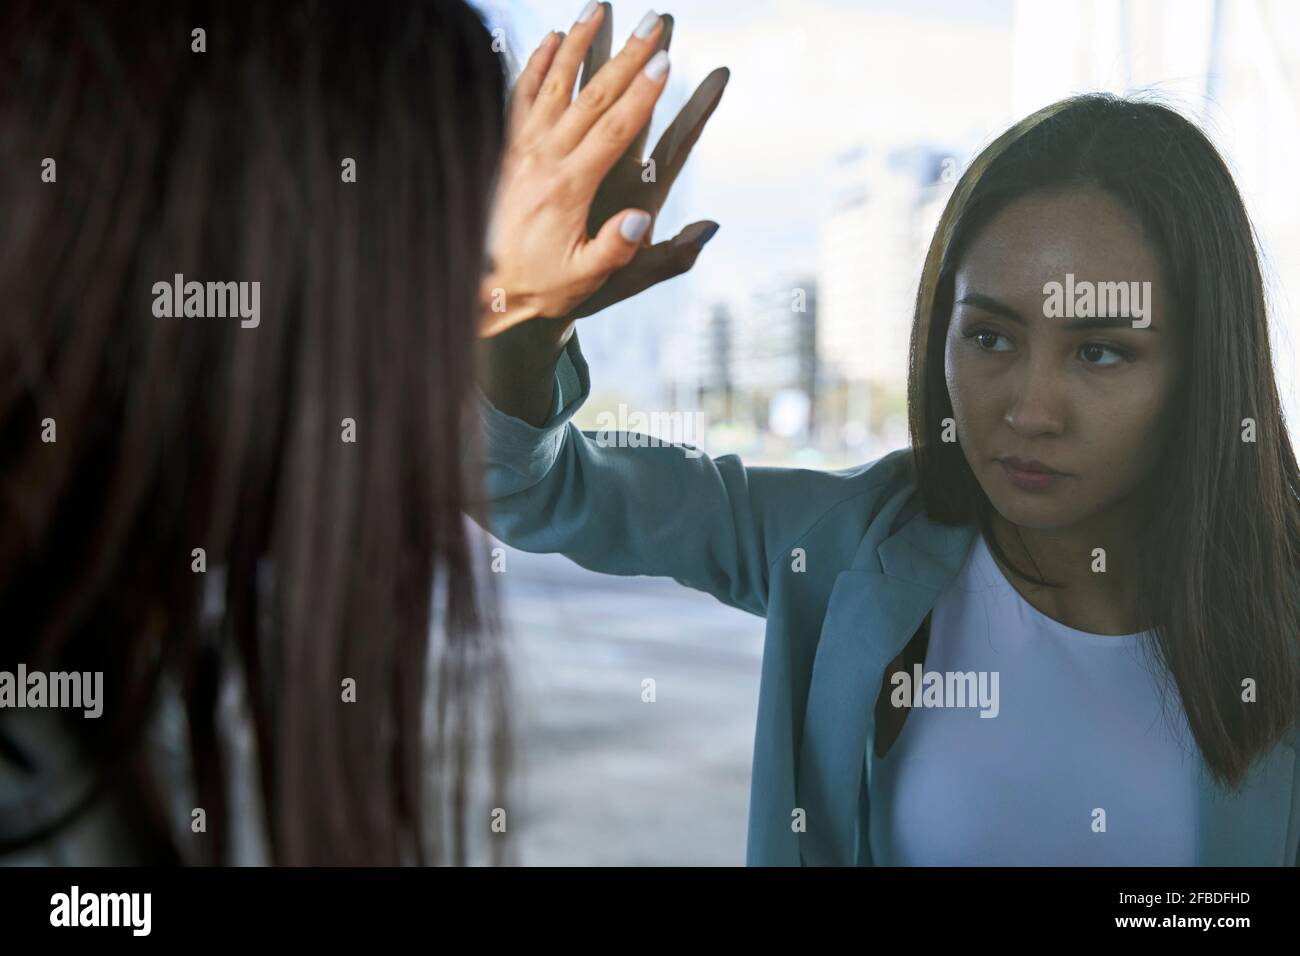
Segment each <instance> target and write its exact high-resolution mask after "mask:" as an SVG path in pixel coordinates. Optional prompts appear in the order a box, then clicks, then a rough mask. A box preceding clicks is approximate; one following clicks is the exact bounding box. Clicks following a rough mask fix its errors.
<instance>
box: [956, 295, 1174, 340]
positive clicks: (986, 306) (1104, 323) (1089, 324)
mask: <svg viewBox="0 0 1300 956" xmlns="http://www.w3.org/2000/svg"><path fill="white" fill-rule="evenodd" d="M957 304H958V305H969V306H972V307H974V308H976V309H981V310H983V311H985V312H989V313H992V314H993V315H1000V316H1002V317H1003V318H1006V319H1010V320H1011V321H1012V322H1019V323H1020V324H1021V325H1027V324H1028V323H1027V322H1026V321H1025V317H1024V316H1023V315H1021V314H1020V313H1019V312H1017V311H1016V310H1015V309H1013V308H1011V306H1009V305H1007V304H1006V303H1005V302H999V301H998V300H997V299H995V298H993V297H992V296H990V295H985V294H984V293H983V292H968V293H967V294H966V295H964V296H962V297H961V298H960V299H958V300H957ZM1062 327H1063V328H1064V329H1065V330H1066V331H1067V332H1080V331H1087V330H1088V329H1132V328H1134V325H1133V320H1132V319H1131V318H1124V317H1113V316H1098V317H1093V318H1083V319H1069V320H1068V321H1065V322H1063V323H1062ZM1137 331H1139V332H1156V331H1158V330H1157V329H1156V328H1155V326H1153V325H1147V326H1138V327H1137Z"/></svg>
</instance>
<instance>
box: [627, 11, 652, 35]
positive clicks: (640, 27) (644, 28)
mask: <svg viewBox="0 0 1300 956" xmlns="http://www.w3.org/2000/svg"><path fill="white" fill-rule="evenodd" d="M658 25H659V14H657V13H655V12H654V11H653V10H651V11H650V12H649V13H647V14H646V15H645V16H643V17H642V18H641V22H640V23H638V24H637V25H636V29H635V30H633V31H632V35H633V36H634V37H636V38H637V39H638V40H644V39H645V38H646V37H648V36H649V35H650V34H652V33H654V32H655V27H656V26H658Z"/></svg>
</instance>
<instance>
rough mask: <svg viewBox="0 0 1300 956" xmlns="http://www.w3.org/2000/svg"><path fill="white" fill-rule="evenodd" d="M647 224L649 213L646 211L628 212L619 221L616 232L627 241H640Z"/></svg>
mask: <svg viewBox="0 0 1300 956" xmlns="http://www.w3.org/2000/svg"><path fill="white" fill-rule="evenodd" d="M649 225H650V214H649V213H648V212H630V213H628V214H627V215H626V216H624V217H623V221H622V222H621V223H619V226H618V233H619V235H620V236H622V237H623V238H624V239H626V240H627V241H628V242H640V241H641V237H642V236H644V235H645V231H646V229H647V228H648V227H649Z"/></svg>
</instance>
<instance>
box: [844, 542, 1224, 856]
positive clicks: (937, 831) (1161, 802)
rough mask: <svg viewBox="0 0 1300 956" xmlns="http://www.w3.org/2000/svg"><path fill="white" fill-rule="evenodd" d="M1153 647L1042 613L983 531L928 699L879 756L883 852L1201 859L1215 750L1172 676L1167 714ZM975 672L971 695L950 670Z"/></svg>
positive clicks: (937, 625)
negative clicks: (1205, 778)
mask: <svg viewBox="0 0 1300 956" xmlns="http://www.w3.org/2000/svg"><path fill="white" fill-rule="evenodd" d="M1142 645H1143V635H1142V634H1126V635H1120V636H1108V635H1103V634H1089V633H1086V632H1084V631H1077V630H1075V629H1074V628H1071V627H1066V626H1065V625H1064V624H1061V623H1059V622H1057V621H1054V620H1053V619H1052V618H1050V617H1048V616H1047V615H1046V614H1044V613H1042V612H1041V611H1039V610H1037V609H1036V608H1034V607H1033V605H1031V604H1030V603H1029V602H1028V601H1026V600H1025V599H1024V598H1023V597H1021V596H1020V594H1019V593H1018V592H1017V591H1016V590H1015V588H1013V587H1012V586H1011V584H1010V582H1009V581H1008V580H1007V578H1006V576H1005V575H1004V574H1003V572H1002V569H1001V568H1000V567H999V566H998V564H997V563H996V561H994V559H993V555H992V554H990V552H989V549H988V545H987V543H986V542H985V541H984V538H983V536H982V535H976V540H975V543H974V546H973V547H972V548H971V553H970V555H968V557H967V559H966V562H965V564H964V565H963V567H962V569H961V571H960V573H959V574H958V575H957V577H956V578H955V579H954V581H953V583H952V584H951V585H950V586H949V587H948V588H947V589H946V590H945V591H944V593H943V594H941V595H940V598H939V601H938V602H937V603H936V605H935V607H934V610H933V612H932V617H931V626H930V643H929V650H928V651H927V653H926V658H925V664H924V672H923V675H922V679H921V682H920V683H921V685H922V688H925V687H926V686H927V685H930V686H931V691H930V694H929V697H925V696H922V697H921V701H922V703H923V706H920V707H916V706H914V707H913V708H912V710H911V711H910V713H909V714H908V717H907V720H906V722H905V723H904V725H903V729H902V731H901V732H900V733H899V736H898V739H897V740H895V741H894V744H893V746H892V747H891V748H890V750H889V752H888V753H887V754H886V755H885V757H884V759H876V757H875V754H874V753H871V754H869V755H868V765H869V766H870V768H871V770H870V773H869V783H868V787H869V791H868V797H869V801H870V809H869V821H868V825H869V827H870V833H869V843H870V848H871V855H872V861H873V862H874V863H875V864H876V865H885V866H888V865H896V866H964V865H981V866H1035V865H1036V866H1053V865H1065V866H1092V865H1102V866H1191V865H1194V864H1195V862H1196V854H1197V849H1198V847H1197V827H1196V814H1197V802H1196V801H1197V793H1198V775H1199V773H1200V772H1201V768H1202V767H1203V761H1202V759H1201V757H1200V754H1199V752H1198V751H1196V749H1195V747H1194V746H1193V743H1194V742H1193V740H1192V737H1191V734H1190V732H1189V730H1188V728H1187V723H1186V717H1185V715H1184V713H1183V710H1182V707H1181V705H1180V703H1179V702H1178V695H1177V690H1176V688H1174V687H1173V685H1172V683H1171V684H1170V686H1169V691H1168V696H1169V698H1170V699H1169V702H1168V713H1169V715H1170V717H1169V718H1165V717H1164V716H1163V715H1162V713H1161V696H1160V690H1159V686H1158V683H1157V681H1156V680H1155V678H1154V677H1153V676H1152V675H1153V668H1152V667H1151V666H1150V665H1147V664H1144V663H1143V661H1144V659H1145V658H1144V656H1143V655H1144V651H1143V646H1142ZM931 672H938V673H939V674H941V675H943V678H942V681H940V680H939V679H937V678H929V677H926V676H925V675H928V674H930V673H931ZM967 672H974V675H973V677H971V678H969V679H968V682H967V683H966V685H965V686H966V687H969V688H971V689H972V690H974V691H975V693H968V694H966V695H965V700H964V701H963V698H962V695H959V694H958V693H957V690H958V689H959V682H958V681H957V680H956V679H955V678H953V677H950V676H949V675H957V674H966V673H967ZM995 674H996V677H995ZM911 676H912V675H910V674H909V678H910V677H911ZM889 686H890V687H891V689H895V692H896V693H897V694H905V692H907V691H908V690H909V688H908V687H907V686H906V685H903V686H900V687H898V688H895V687H894V685H892V684H891V685H889ZM940 686H943V687H944V689H945V690H947V691H949V693H947V694H945V693H942V692H941V691H940V689H939V688H940ZM981 690H982V691H983V694H982V695H981V694H980V693H979V691H981ZM905 696H906V699H908V700H911V701H913V702H915V699H916V698H915V697H913V696H911V694H910V693H908V694H905ZM895 699H899V698H895ZM945 701H946V703H947V706H930V703H931V702H934V703H938V702H945ZM963 702H964V703H965V704H966V706H954V705H959V704H962V703H963ZM981 705H983V706H981ZM982 711H983V712H984V713H987V714H989V716H987V717H982V716H981V712H982ZM1171 723H1172V726H1173V729H1172V730H1171V729H1170V725H1171Z"/></svg>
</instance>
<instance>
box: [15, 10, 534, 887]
mask: <svg viewBox="0 0 1300 956" xmlns="http://www.w3.org/2000/svg"><path fill="white" fill-rule="evenodd" d="M198 28H201V29H202V30H204V31H205V36H204V37H203V40H204V42H205V45H206V50H205V51H204V52H197V51H196V49H195V48H196V46H197V45H198V38H197V36H196V35H195V34H194V33H193V32H192V31H194V30H195V29H198ZM505 82H506V78H505V75H504V67H503V65H502V62H501V59H500V57H499V56H498V55H497V54H496V53H495V52H494V51H493V40H492V37H491V36H490V35H489V34H488V31H487V30H486V29H485V27H484V24H483V22H482V21H481V19H479V17H478V15H477V14H476V13H475V12H474V11H473V10H471V9H470V8H469V7H468V6H467V5H466V4H465V3H463V2H461V0H436V2H428V0H365V2H349V3H342V2H339V3H330V2H309V0H276V2H273V3H265V4H261V3H259V4H249V5H246V6H245V5H239V4H226V3H217V2H198V0H195V2H189V0H131V2H126V0H123V2H106V3H100V2H95V3H89V2H80V3H78V2H59V0H39V2H16V3H14V2H10V3H6V4H4V5H3V12H2V13H0V149H3V152H4V157H3V163H2V164H0V165H2V167H3V170H4V174H3V177H0V209H3V210H4V213H3V217H0V243H2V248H3V255H2V256H0V301H3V302H4V310H5V319H4V320H3V326H4V334H3V341H2V342H0V474H3V486H2V487H3V492H2V493H0V528H3V529H4V530H3V538H0V620H2V621H4V622H5V623H4V631H5V636H4V641H3V646H2V647H0V656H2V658H3V660H4V661H5V662H7V663H13V662H18V661H24V662H26V663H27V666H28V667H29V668H31V667H35V666H38V665H40V664H43V665H44V666H46V667H48V668H50V669H59V670H81V671H85V670H101V671H103V672H104V695H105V698H106V702H105V710H104V714H103V717H102V718H101V719H100V720H86V719H83V718H81V717H80V715H79V714H77V715H76V716H75V718H73V719H70V720H68V721H67V729H68V730H69V731H71V732H73V733H74V734H75V735H76V736H77V738H78V739H79V741H80V749H81V752H82V754H83V756H84V759H85V761H86V762H87V763H88V764H89V765H91V767H92V768H93V771H94V772H93V773H92V774H91V775H90V778H91V781H92V782H91V784H90V785H89V787H88V788H86V789H85V790H84V792H81V793H79V794H78V795H77V796H76V797H75V798H74V799H71V800H69V801H67V802H65V803H64V804H61V805H59V806H57V807H54V808H52V810H51V814H50V817H49V818H48V819H46V820H43V821H37V822H33V821H30V820H28V821H25V822H26V823H27V824H28V826H27V828H26V830H25V832H21V833H17V834H16V833H15V832H13V831H12V830H8V829H6V832H5V833H4V834H3V842H0V850H2V849H7V850H13V849H16V848H19V847H23V846H29V845H31V844H32V843H33V842H34V841H37V840H41V839H43V838H45V837H47V836H49V835H50V834H51V833H54V832H57V831H59V830H60V828H62V827H64V826H66V825H67V824H68V823H69V822H70V821H71V820H73V819H75V818H76V817H77V815H78V814H79V813H80V812H82V810H84V808H85V807H86V806H88V805H90V804H91V803H92V802H94V801H95V800H96V799H97V798H98V797H100V796H102V795H104V794H106V793H113V794H116V795H117V796H118V797H120V798H121V799H122V800H123V801H124V802H125V803H126V804H127V805H129V806H131V807H133V808H134V818H133V820H132V822H133V824H135V825H136V829H137V831H138V832H139V835H140V836H139V838H140V841H141V846H142V848H143V849H142V852H143V855H144V856H145V857H146V858H147V859H150V860H156V861H174V860H179V861H189V860H196V861H211V862H218V863H220V862H223V861H225V860H228V859H229V856H228V843H229V825H230V821H231V814H232V808H231V807H230V806H229V804H228V797H227V792H228V789H229V780H228V777H229V775H230V768H229V765H228V764H229V761H228V760H227V759H226V758H227V752H228V747H227V742H226V741H224V740H223V734H222V733H221V732H220V730H221V728H220V721H219V720H218V717H219V714H218V709H219V704H220V702H221V699H222V695H223V684H225V683H226V682H227V676H225V675H226V672H225V670H224V669H223V667H222V664H223V661H226V660H232V661H237V663H238V670H237V672H238V674H239V676H240V677H241V678H242V683H243V685H244V688H245V691H246V694H247V698H248V701H249V709H250V711H251V716H252V723H253V726H254V728H255V735H254V736H255V743H256V755H257V771H258V775H259V778H260V792H261V797H262V804H263V807H264V809H265V833H266V837H267V838H268V841H269V849H270V853H271V858H272V860H273V861H275V862H279V863H290V864H303V863H311V864H314V863H327V864H332V863H344V864H388V863H403V862H435V863H438V862H446V863H463V862H465V861H466V856H467V847H466V840H467V832H468V833H469V835H470V837H472V836H473V834H474V833H478V832H481V833H483V834H487V833H488V830H489V826H490V819H489V816H490V815H489V813H488V812H487V811H486V810H484V811H483V812H482V813H481V814H476V818H475V822H474V824H473V827H472V829H471V828H470V826H469V822H468V820H467V809H466V805H467V800H468V793H469V792H470V791H471V790H472V787H471V786H470V781H471V780H472V779H474V777H473V774H472V770H473V767H474V761H473V760H472V756H473V753H474V751H475V747H476V745H477V744H478V743H483V742H484V739H482V738H479V737H478V736H476V732H475V727H476V726H477V725H478V724H479V723H480V722H481V720H480V718H481V717H482V715H483V713H486V715H487V718H488V723H489V729H488V732H487V734H486V738H485V740H486V743H487V745H488V746H489V753H490V756H489V759H488V763H489V766H490V770H491V773H490V779H489V784H488V785H489V787H490V791H489V796H490V802H489V804H488V805H489V806H492V805H493V804H494V803H495V804H497V805H504V796H503V795H502V793H501V791H502V789H503V787H504V786H505V782H506V780H507V775H508V774H507V772H508V766H509V755H510V733H509V722H508V720H507V714H506V712H505V708H504V700H505V695H506V688H505V684H504V681H505V678H506V673H505V670H504V661H503V659H502V656H501V653H500V649H499V646H498V644H499V641H498V639H497V634H498V631H497V630H496V629H495V628H493V627H491V626H487V625H489V624H490V622H489V621H485V614H484V613H483V612H484V609H485V608H490V605H491V602H490V595H486V596H485V595H484V594H483V593H482V591H481V588H479V589H478V590H477V591H476V586H475V585H476V580H475V579H476V577H478V578H480V579H481V578H482V576H481V575H479V576H476V575H475V574H474V566H473V565H474V563H473V562H472V561H471V554H472V553H477V552H476V551H474V550H472V541H471V539H470V538H469V537H468V535H469V534H470V532H469V531H467V529H466V526H465V522H464V519H463V515H462V505H463V504H464V503H465V502H466V501H468V500H471V499H472V498H473V497H474V496H473V495H472V491H473V488H472V487H471V484H472V483H471V481H470V480H468V479H467V478H466V477H465V476H464V474H463V466H462V461H461V456H462V438H463V437H464V438H465V439H466V440H467V441H468V440H469V438H470V437H472V436H467V434H466V431H467V430H466V428H465V425H464V423H463V422H464V420H463V418H462V413H463V409H464V399H465V397H466V396H467V395H468V394H469V392H470V389H471V388H472V384H473V378H472V374H473V362H472V355H473V343H474V339H475V335H476V331H475V317H476V315H477V311H478V309H477V304H476V296H477V285H478V277H479V276H480V274H481V272H482V262H481V258H482V249H483V238H484V234H485V231H486V222H487V215H488V210H489V202H490V195H491V191H492V185H493V181H494V178H495V175H496V169H497V164H498V158H499V153H500V149H501V146H502V137H503V135H504V132H503V130H504V123H503V105H504V99H505ZM46 157H50V158H53V159H54V160H55V161H56V163H57V166H56V167H55V169H56V172H55V181H54V182H43V181H42V178H41V176H42V171H43V160H44V158H46ZM347 159H351V160H354V161H355V182H348V181H344V180H345V177H344V175H343V173H344V161H345V160H347ZM177 273H180V274H183V276H184V277H185V279H186V280H187V281H189V280H197V281H201V282H204V281H218V280H219V281H223V282H224V281H249V282H251V281H259V282H260V284H261V285H260V290H261V293H260V294H261V316H260V324H258V325H257V327H255V328H251V327H250V328H244V327H241V322H240V320H239V319H238V318H210V317H209V318H195V317H189V318H158V317H156V316H155V315H154V314H153V304H154V299H155V296H154V293H153V292H152V291H151V288H152V286H153V284H154V283H155V282H158V281H164V282H168V283H170V282H171V281H172V280H173V276H174V275H175V274H177ZM345 418H346V419H351V420H352V421H353V423H354V432H353V435H352V437H353V438H354V439H355V440H354V441H344V440H343V439H344V431H343V429H344V424H343V419H345ZM46 419H53V420H54V423H55V428H56V429H57V431H56V433H55V435H56V441H54V442H52V443H50V442H45V441H42V432H43V429H42V422H43V421H45V420H46ZM471 450H472V449H471ZM196 548H203V549H204V551H205V552H206V562H207V568H208V570H207V572H206V573H196V572H195V571H194V570H193V568H194V567H195V566H196V559H195V558H194V557H193V551H194V549H196ZM488 577H490V576H488ZM435 583H436V585H437V587H436V588H435ZM205 590H206V592H208V597H206V598H205V596H204V595H205ZM435 590H436V592H437V593H438V594H439V595H441V599H440V600H439V601H437V602H435V601H434V600H433V594H434V592H435ZM205 607H207V613H205V612H204V609H205ZM431 632H432V634H433V635H434V636H435V637H436V638H437V639H436V640H432V641H431ZM427 665H431V666H427ZM427 675H429V676H430V677H431V680H432V682H433V685H434V686H432V687H430V686H428V685H429V684H430V683H431V680H430V679H427ZM348 679H351V680H352V681H355V689H354V694H355V702H351V701H348V702H345V701H344V699H343V698H344V691H343V687H344V681H345V680H348ZM164 680H166V681H169V682H171V683H172V684H174V685H175V686H176V687H177V689H178V690H179V693H180V695H181V698H182V699H183V701H184V715H185V718H186V721H185V723H186V727H187V734H188V743H189V750H190V754H191V757H192V775H193V781H192V784H193V792H194V793H195V794H196V801H197V804H196V805H197V806H199V807H202V808H203V809H204V810H205V811H206V814H207V832H206V833H191V832H189V827H186V826H184V825H183V824H182V825H180V826H178V827H176V829H178V830H182V831H183V837H184V839H185V843H184V844H183V845H178V842H177V841H176V840H174V839H172V838H171V836H172V834H170V833H168V827H167V826H165V825H164V824H165V820H164V819H163V815H162V812H161V810H159V811H158V814H157V815H158V819H156V820H153V821H152V824H153V825H151V821H150V819H149V816H150V808H160V807H161V806H162V803H163V801H162V798H161V796H160V795H159V793H158V792H157V791H158V789H159V788H158V787H156V786H155V785H154V781H156V780H157V779H158V777H159V775H160V772H161V771H160V768H157V767H153V766H151V765H150V762H149V761H150V758H149V754H148V748H146V747H145V746H144V745H143V742H144V739H145V737H144V729H145V727H146V724H148V723H149V721H150V718H151V716H152V715H153V714H154V711H155V707H156V703H157V701H158V699H159V687H160V682H162V681H164ZM426 699H432V700H434V701H436V705H437V706H436V714H433V715H428V714H426ZM476 715H477V716H476ZM426 719H428V720H429V722H430V726H431V727H432V734H431V737H432V740H431V741H430V740H429V739H427V738H428V735H425V734H422V732H421V727H422V723H423V722H424V721H425V720H426ZM429 743H431V744H432V746H431V753H426V752H425V746H426V744H429ZM426 776H427V779H426ZM426 817H431V820H432V822H431V823H430V822H429V821H428V820H426ZM14 822H16V821H12V820H11V821H8V824H10V825H12V824H13V823H14ZM185 822H188V820H187V821H185ZM482 839H483V841H484V842H486V841H487V839H489V838H488V837H487V836H484V837H483V838H482ZM502 847H503V844H502V843H501V842H500V841H499V840H495V841H494V842H493V844H492V852H493V860H494V862H501V860H502V858H503V857H502Z"/></svg>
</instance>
